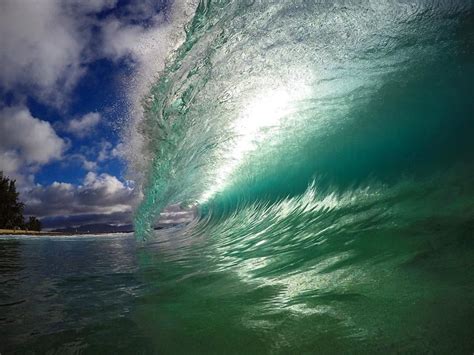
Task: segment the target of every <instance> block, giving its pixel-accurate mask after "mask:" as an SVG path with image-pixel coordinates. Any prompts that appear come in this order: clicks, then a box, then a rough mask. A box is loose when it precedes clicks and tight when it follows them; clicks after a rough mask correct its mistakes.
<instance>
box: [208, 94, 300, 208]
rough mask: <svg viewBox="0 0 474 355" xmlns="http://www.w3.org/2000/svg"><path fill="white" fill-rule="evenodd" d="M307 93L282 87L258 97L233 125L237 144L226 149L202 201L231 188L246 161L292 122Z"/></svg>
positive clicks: (234, 142)
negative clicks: (232, 179) (284, 123)
mask: <svg viewBox="0 0 474 355" xmlns="http://www.w3.org/2000/svg"><path fill="white" fill-rule="evenodd" d="M306 92H307V89H306V86H304V85H298V88H295V87H293V86H292V87H290V86H286V87H279V88H277V89H269V90H266V91H264V92H263V93H261V94H260V95H257V96H256V97H255V98H254V99H253V100H252V101H251V102H250V103H249V104H248V105H247V106H246V107H245V108H244V109H242V110H241V114H240V115H239V117H238V118H237V119H236V120H235V121H234V122H233V124H232V126H231V129H232V130H233V132H234V141H233V142H232V143H231V146H229V147H226V148H228V151H227V153H226V154H224V158H223V161H224V164H223V165H221V166H219V167H218V169H219V170H218V171H217V172H216V175H215V181H214V184H213V186H212V187H211V188H210V189H208V190H207V191H206V192H205V193H204V194H203V195H202V196H201V198H200V199H199V202H201V203H203V202H205V201H207V200H209V199H210V198H211V197H213V196H214V195H215V194H216V193H217V192H219V191H221V190H222V189H223V188H225V186H226V185H227V184H228V181H229V178H230V177H231V175H232V174H233V173H234V172H235V170H236V169H237V168H238V166H239V165H241V164H242V162H243V161H244V159H245V157H246V156H247V155H248V154H249V153H251V152H252V151H255V150H256V149H257V148H258V147H259V145H261V144H262V143H263V142H264V141H265V140H266V139H267V138H268V137H269V136H270V135H271V133H272V132H274V131H275V130H276V129H278V128H279V126H280V125H281V123H282V119H283V118H285V117H288V118H290V116H291V113H292V111H294V109H295V102H296V101H297V100H301V99H302V98H303V97H304V95H305V93H306Z"/></svg>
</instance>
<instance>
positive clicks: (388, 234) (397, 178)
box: [0, 0, 474, 354]
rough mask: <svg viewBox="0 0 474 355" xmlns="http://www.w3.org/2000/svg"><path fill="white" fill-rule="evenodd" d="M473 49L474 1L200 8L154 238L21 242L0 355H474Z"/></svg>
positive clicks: (8, 271)
mask: <svg viewBox="0 0 474 355" xmlns="http://www.w3.org/2000/svg"><path fill="white" fill-rule="evenodd" d="M473 49H474V16H473V3H472V2H471V1H461V0H459V1H456V0H453V1H397V2H393V1H368V2H365V3H363V4H362V3H361V2H358V1H331V2H329V1H327V2H326V1H298V0H293V1H286V0H279V1H270V0H268V1H258V0H255V1H252V0H249V1H247V0H246V1H224V0H220V1H218V0H215V1H201V2H200V4H199V6H198V8H197V10H196V14H195V16H194V18H193V20H192V21H191V22H190V23H189V24H188V25H187V27H186V38H185V40H184V42H183V43H182V45H181V46H180V47H179V48H178V49H177V50H176V52H175V53H173V54H172V55H171V56H170V58H169V60H168V63H167V66H166V69H165V70H164V71H163V72H162V73H161V75H160V76H159V77H158V79H157V81H156V83H155V84H154V85H153V87H152V89H151V91H150V94H149V95H148V96H147V97H146V98H144V100H143V105H144V108H145V115H144V118H143V120H142V121H141V122H140V123H139V124H138V125H137V127H138V129H139V134H141V135H142V137H143V141H144V146H143V147H142V149H143V151H141V152H140V154H141V156H143V157H145V158H146V160H145V162H146V164H145V165H146V169H145V171H144V172H143V173H144V176H145V179H144V183H143V186H142V188H143V192H144V198H143V201H142V203H141V205H140V206H139V208H138V210H137V211H136V215H135V230H136V232H135V234H133V235H132V234H129V235H110V236H96V237H93V236H91V237H79V236H77V237H67V238H66V237H63V238H59V237H41V238H40V237H37V238H32V237H14V238H13V237H2V238H1V239H0V250H1V253H0V256H1V258H0V285H1V294H0V312H1V313H0V325H1V329H2V332H1V335H0V337H1V338H0V340H1V341H0V352H1V353H2V354H3V353H7V354H8V353H12V352H15V351H16V352H18V353H28V352H38V353H43V352H47V351H49V352H51V353H76V352H77V353H82V352H84V353H144V354H148V353H170V354H176V353H185V354H186V353H187V354H190V353H206V354H209V353H218V354H222V353H252V354H253V353H255V354H261V353H276V354H280V353H281V354H286V353H298V354H299V353H302V354H315V353H316V354H334V353H336V354H338V353H355V354H371V353H416V354H418V353H436V354H448V353H455V354H471V353H472V352H473V351H474V336H473V332H472V329H474V321H473V319H474V302H473V300H474V165H473V163H474V139H473V138H472V137H473V136H474V107H473V106H474V100H473V93H474V90H473V89H474V87H473V78H474V75H473V74H474V51H473ZM174 203H180V204H182V205H183V206H192V207H193V208H194V209H196V211H198V212H197V216H196V219H195V220H194V221H193V222H191V223H190V224H188V225H186V226H181V227H177V228H173V229H167V230H160V231H154V230H153V228H152V226H153V224H154V223H155V222H156V217H157V216H158V215H159V213H160V211H162V210H163V208H165V207H166V206H167V205H169V204H174Z"/></svg>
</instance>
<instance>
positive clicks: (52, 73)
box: [0, 0, 196, 107]
mask: <svg viewBox="0 0 474 355" xmlns="http://www.w3.org/2000/svg"><path fill="white" fill-rule="evenodd" d="M195 3H196V0H184V1H183V0H181V1H179V0H177V1H171V2H166V1H151V0H150V1H143V0H136V1H131V2H130V3H129V4H128V5H127V6H126V9H125V11H119V12H118V14H113V15H107V16H102V17H101V16H97V14H99V13H102V14H103V11H104V10H108V9H112V8H114V7H115V6H116V5H117V0H91V1H81V0H42V1H40V2H38V1H28V0H4V1H1V2H0V34H1V36H0V48H2V51H1V53H0V68H1V69H0V89H2V90H3V91H5V92H14V93H15V94H18V93H19V92H21V93H23V94H27V95H32V96H35V97H36V98H37V99H39V100H41V101H42V102H45V103H48V104H52V105H55V106H56V107H61V106H63V105H64V103H67V101H68V100H69V94H70V92H71V90H72V89H73V88H74V87H75V85H76V84H77V82H78V80H79V79H80V78H81V77H82V76H83V75H84V74H85V72H86V71H87V66H88V64H89V63H91V62H93V61H94V60H96V59H99V58H101V57H105V58H110V59H112V60H117V59H120V58H123V57H126V56H130V57H132V58H133V60H134V61H135V62H136V63H137V64H138V65H139V66H143V65H144V64H145V63H146V64H147V66H151V67H153V69H155V70H156V69H159V67H160V66H161V65H162V63H163V62H164V57H165V55H166V53H167V52H168V50H169V48H168V45H169V43H171V42H173V41H172V40H171V39H172V38H171V37H172V36H176V33H177V32H180V31H179V30H178V29H179V28H180V27H181V32H182V26H183V25H184V22H185V20H187V19H188V18H189V16H190V14H191V13H192V12H191V11H189V9H190V8H193V7H195ZM157 13H158V14H157ZM184 15H186V16H187V17H186V16H184ZM182 19H184V20H182ZM170 36H171V37H170ZM151 64H153V65H151ZM153 74H156V71H155V72H154V73H153Z"/></svg>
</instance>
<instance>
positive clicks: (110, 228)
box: [51, 223, 133, 233]
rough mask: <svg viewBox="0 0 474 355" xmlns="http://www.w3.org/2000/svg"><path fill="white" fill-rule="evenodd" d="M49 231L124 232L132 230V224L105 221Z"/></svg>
mask: <svg viewBox="0 0 474 355" xmlns="http://www.w3.org/2000/svg"><path fill="white" fill-rule="evenodd" d="M51 232H58V233H120V232H122V233H124V232H133V226H132V225H131V224H126V225H122V226H114V225H111V224H105V223H95V224H86V225H83V226H77V227H67V228H60V229H54V230H52V231H51Z"/></svg>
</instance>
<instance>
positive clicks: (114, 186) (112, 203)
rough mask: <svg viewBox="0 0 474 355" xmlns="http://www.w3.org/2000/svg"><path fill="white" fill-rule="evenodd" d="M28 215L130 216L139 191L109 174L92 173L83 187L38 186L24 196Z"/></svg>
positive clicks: (65, 185) (88, 174) (69, 185)
mask: <svg viewBox="0 0 474 355" xmlns="http://www.w3.org/2000/svg"><path fill="white" fill-rule="evenodd" d="M22 198H23V199H24V201H25V203H26V211H25V212H26V213H27V214H29V215H36V216H38V217H52V216H64V215H69V216H72V215H81V214H112V213H131V211H132V208H133V206H134V205H135V204H136V202H137V194H136V191H135V190H133V189H132V188H129V187H128V186H126V185H125V184H123V183H122V182H121V181H120V180H118V179H117V178H116V177H115V176H112V175H109V174H105V173H104V174H96V173H93V172H89V173H87V174H86V176H85V177H84V180H83V182H82V184H81V185H73V184H68V183H63V182H53V183H52V184H51V185H49V186H41V185H37V186H35V187H34V188H32V189H30V190H29V191H27V192H25V193H24V195H23V196H22Z"/></svg>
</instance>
